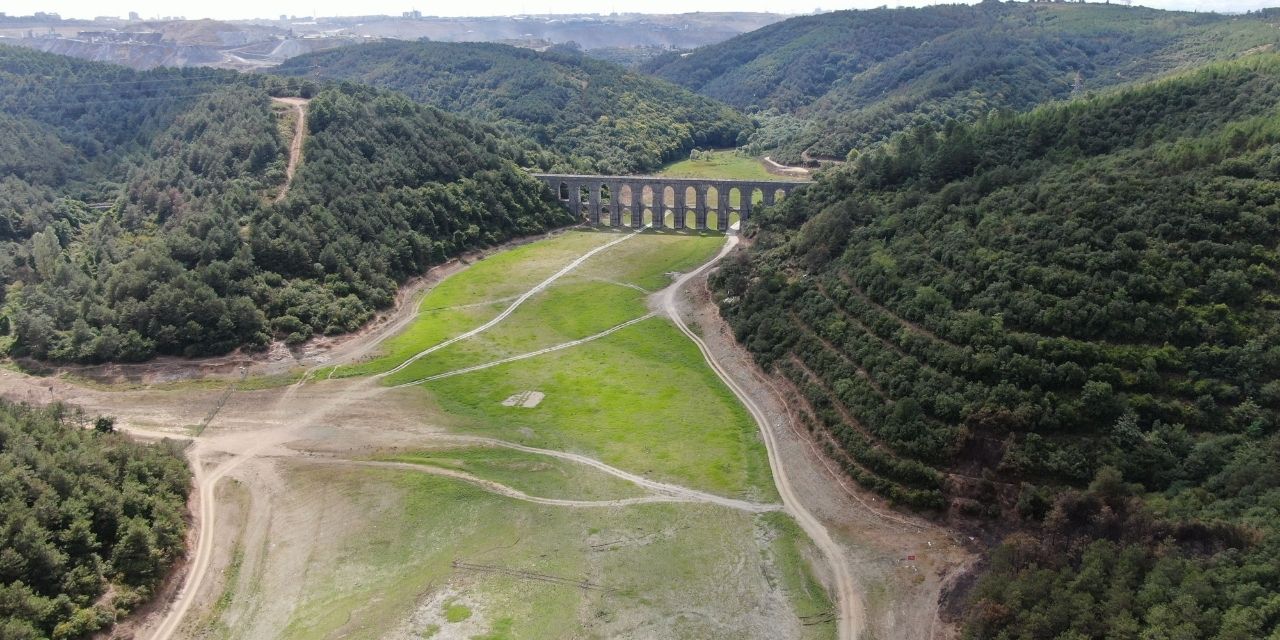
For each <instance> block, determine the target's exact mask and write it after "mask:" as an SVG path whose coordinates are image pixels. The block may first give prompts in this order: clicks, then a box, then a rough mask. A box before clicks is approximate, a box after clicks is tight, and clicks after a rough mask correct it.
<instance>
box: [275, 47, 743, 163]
mask: <svg viewBox="0 0 1280 640" xmlns="http://www.w3.org/2000/svg"><path fill="white" fill-rule="evenodd" d="M276 72H278V73H281V74H285V75H296V76H303V77H309V78H328V79H339V80H349V81H352V82H360V83H364V84H369V85H373V86H377V87H382V88H386V89H392V90H395V91H399V92H401V93H404V94H405V95H408V96H409V97H411V98H413V99H414V100H417V101H419V102H422V103H425V104H429V105H433V106H436V107H439V108H441V109H444V110H446V111H449V112H451V113H461V114H465V115H468V116H470V117H474V118H477V119H480V120H482V121H484V122H488V123H493V124H496V125H497V126H499V127H502V128H503V129H505V130H507V131H509V132H511V133H512V134H513V135H516V136H520V137H527V138H529V139H531V140H532V141H533V142H535V143H537V144H538V145H541V146H542V147H544V148H545V149H547V150H550V152H551V153H550V154H548V155H545V156H544V157H541V158H539V157H536V156H534V155H533V154H530V155H529V157H528V159H529V160H530V161H533V164H536V165H538V166H537V168H540V169H545V170H550V171H556V172H561V173H606V174H631V173H644V172H649V171H653V170H656V169H657V168H658V167H660V166H661V165H662V164H663V163H664V162H667V161H670V160H674V159H678V158H680V157H683V156H687V155H688V153H689V151H690V150H691V149H694V148H708V147H732V146H736V145H737V144H738V143H739V139H740V137H741V139H742V140H743V141H745V139H746V138H745V133H746V132H747V131H748V130H749V129H750V127H751V122H750V121H749V120H747V119H746V117H744V116H742V115H741V114H739V113H737V112H736V111H734V110H733V109H731V108H729V107H727V106H725V105H723V104H721V103H719V102H716V101H715V100H710V99H708V98H704V97H702V96H699V95H697V94H695V93H693V92H691V91H688V90H686V89H683V88H681V87H678V86H675V85H673V84H670V83H668V82H665V81H663V80H659V79H657V78H654V77H651V76H647V75H643V74H639V73H635V72H633V71H629V70H627V69H625V68H623V67H621V66H618V65H615V64H612V63H608V62H604V61H601V60H595V59H593V58H590V57H587V56H584V55H583V54H582V53H579V52H577V51H572V50H569V49H565V48H555V49H552V50H549V51H546V52H537V51H532V50H529V49H520V48H516V47H512V46H508V45H502V44H488V43H463V42H457V43H452V42H425V41H424V42H403V41H387V42H378V43H372V44H366V45H361V46H353V47H343V48H340V49H335V50H332V51H323V52H319V53H314V54H309V55H304V56H299V57H296V58H291V59H290V60H288V61H286V62H285V63H284V64H282V65H280V67H278V68H277V69H276Z"/></svg>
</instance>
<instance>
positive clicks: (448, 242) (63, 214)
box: [0, 47, 572, 361]
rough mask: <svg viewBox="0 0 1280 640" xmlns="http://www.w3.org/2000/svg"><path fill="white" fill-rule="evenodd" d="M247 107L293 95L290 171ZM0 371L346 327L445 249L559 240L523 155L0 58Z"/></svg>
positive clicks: (264, 88)
mask: <svg viewBox="0 0 1280 640" xmlns="http://www.w3.org/2000/svg"><path fill="white" fill-rule="evenodd" d="M269 94H302V95H305V96H314V97H313V99H312V101H311V103H310V106H309V112H310V117H309V119H308V126H309V128H310V131H309V135H308V137H307V141H306V145H305V147H304V152H303V162H302V165H301V166H300V168H299V170H298V173H297V175H296V176H295V177H294V180H293V183H292V188H291V190H290V192H289V195H288V197H287V198H285V199H284V200H283V201H281V202H274V196H275V194H276V193H277V192H278V190H279V188H280V187H281V186H282V183H283V180H284V167H285V164H286V161H287V145H286V140H285V138H284V137H283V136H282V134H281V132H280V127H279V126H278V123H277V121H276V117H275V116H274V115H273V113H272V110H271V106H270V104H271V103H270V98H269ZM0 113H3V114H4V115H3V116H0V145H4V147H5V148H3V149H0V167H2V168H3V172H2V173H3V177H2V178H0V180H2V181H3V188H0V222H2V223H3V227H2V228H0V232H2V235H0V242H3V245H0V279H2V281H3V284H4V285H5V291H4V310H5V312H4V320H5V322H4V326H0V328H2V329H6V330H7V331H8V333H9V343H8V347H9V349H10V350H11V353H13V354H15V355H21V356H31V357H35V358H40V359H49V360H58V361H103V360H142V359H146V358H149V357H152V356H154V355H156V354H180V355H187V356H193V355H202V354H214V353H223V352H226V351H229V350H231V349H234V348H236V347H239V346H249V347H255V346H262V345H265V344H266V343H267V341H268V340H269V339H270V338H271V337H272V336H273V335H274V336H279V337H287V338H288V340H289V341H290V342H298V341H301V340H304V339H306V338H307V337H309V336H311V335H312V334H314V333H337V332H345V331H350V330H353V329H355V328H356V327H358V326H360V325H361V324H362V323H363V322H365V321H367V320H368V319H369V318H370V317H371V316H372V314H373V312H374V310H375V309H378V308H380V307H384V306H386V305H387V304H389V303H390V302H391V300H392V298H393V296H394V293H395V289H396V286H397V285H398V283H399V282H401V281H403V280H404V279H405V278H407V277H409V276H411V275H415V274H418V273H421V272H422V271H423V270H424V269H425V268H426V267H427V266H429V265H431V264H434V263H438V262H440V261H442V260H444V259H445V258H447V257H448V256H451V255H454V254H457V253H459V252H461V251H464V250H468V249H474V248H479V247H483V246H489V245H492V244H494V243H497V242H501V241H503V240H505V239H508V238H511V237H514V236H519V235H526V234H530V233H535V232H538V231H542V230H545V229H548V228H551V227H555V226H560V225H564V224H568V223H570V222H572V220H570V217H569V215H568V214H567V213H566V212H565V211H564V209H563V207H560V206H559V205H558V204H557V203H556V202H555V201H554V198H553V196H552V195H551V194H550V193H547V192H546V189H545V187H544V186H542V185H541V184H540V183H539V182H537V181H535V180H534V179H532V178H530V177H528V176H527V175H525V174H524V173H523V172H522V171H521V170H520V169H519V167H518V164H520V163H523V162H524V161H525V158H524V154H525V152H526V150H527V148H528V146H529V145H527V144H526V143H523V142H515V141H512V140H511V139H509V138H507V137H504V136H502V135H500V134H499V133H497V132H496V131H495V130H492V129H489V128H486V127H483V126H480V125H477V124H474V123H472V122H470V121H467V120H464V119H461V118H458V117H456V116H451V115H448V114H445V113H443V112H441V111H439V110H437V109H434V108H431V107H424V106H421V105H417V104H414V103H413V102H411V101H410V100H408V99H407V98H404V97H402V96H399V95H396V94H390V93H387V92H382V91H377V90H373V89H368V88H360V87H356V86H352V85H343V86H329V87H319V86H318V85H315V83H313V82H311V81H303V80H298V79H279V78H273V77H269V76H239V75H236V74H233V73H228V72H216V71H211V70H208V69H203V70H191V71H178V70H158V71H151V72H135V71H130V70H128V69H124V68H120V67H114V66H109V65H103V64H97V63H91V62H83V61H78V60H74V59H70V58H63V57H59V56H54V55H48V54H41V53H36V52H32V51H28V50H24V49H16V48H9V47H0Z"/></svg>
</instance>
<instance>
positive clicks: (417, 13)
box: [400, 9, 422, 20]
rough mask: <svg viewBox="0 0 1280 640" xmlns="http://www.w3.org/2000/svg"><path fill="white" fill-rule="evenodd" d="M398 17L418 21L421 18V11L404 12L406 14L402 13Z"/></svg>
mask: <svg viewBox="0 0 1280 640" xmlns="http://www.w3.org/2000/svg"><path fill="white" fill-rule="evenodd" d="M400 17H402V18H411V19H413V20H418V19H420V18H422V12H421V11H418V10H417V9H414V10H413V11H406V12H404V13H402V14H400Z"/></svg>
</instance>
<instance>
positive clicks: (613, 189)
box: [533, 173, 808, 231]
mask: <svg viewBox="0 0 1280 640" xmlns="http://www.w3.org/2000/svg"><path fill="white" fill-rule="evenodd" d="M533 176H534V177H536V178H539V179H541V180H543V181H544V182H546V183H547V185H548V186H550V187H551V190H552V191H553V192H555V194H556V198H557V199H559V200H560V201H561V202H563V203H564V204H565V206H567V207H568V208H569V211H571V212H573V214H574V215H575V216H578V217H579V218H586V220H587V222H588V223H590V224H597V225H598V224H608V225H609V226H614V227H621V226H624V222H625V223H629V225H628V226H631V227H634V228H637V229H638V228H640V227H643V226H644V225H645V224H653V226H655V227H662V226H665V223H666V217H667V214H671V218H672V228H675V229H685V228H693V229H699V230H701V229H708V228H710V227H709V226H708V218H709V217H710V216H709V214H711V213H714V214H715V221H714V222H715V228H716V229H717V230H720V231H727V230H728V229H729V215H730V214H731V213H737V214H738V218H739V219H740V220H742V221H746V220H747V219H748V218H750V216H751V207H752V202H753V200H754V199H755V192H756V191H761V192H762V193H763V197H762V198H761V202H763V203H764V204H765V205H771V204H773V203H774V202H776V201H777V199H778V195H779V194H782V195H783V196H784V197H785V196H787V195H790V194H791V192H792V191H793V190H794V189H796V187H799V186H801V185H804V184H808V183H806V182H782V181H754V180H699V179H686V178H660V177H652V176H586V175H566V174H555V173H535V174H533ZM713 189H714V190H715V194H714V197H712V196H711V195H710V192H711V191H712V190H713ZM735 196H736V197H735ZM712 199H714V200H715V202H711V201H710V200H712ZM734 200H737V202H738V204H737V206H731V203H732V202H733V201H734ZM691 213H692V214H693V222H692V224H690V222H689V214H691Z"/></svg>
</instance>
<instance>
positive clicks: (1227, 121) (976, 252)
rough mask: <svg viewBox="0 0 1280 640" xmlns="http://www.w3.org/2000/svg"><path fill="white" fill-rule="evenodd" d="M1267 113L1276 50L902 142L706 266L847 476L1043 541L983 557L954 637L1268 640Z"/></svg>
mask: <svg viewBox="0 0 1280 640" xmlns="http://www.w3.org/2000/svg"><path fill="white" fill-rule="evenodd" d="M1278 106H1280V57H1277V56H1275V55H1264V56H1257V57H1251V58H1247V59H1245V60H1242V61H1238V62H1232V63H1224V64H1215V65H1211V66H1208V67H1206V68H1204V69H1201V70H1198V71H1196V72H1193V73H1190V74H1187V75H1183V76H1178V77H1176V78H1173V79H1169V80H1165V81H1161V82H1157V83H1154V84H1149V85H1144V86H1142V87H1139V88H1135V89H1132V90H1127V91H1124V92H1121V93H1116V94H1114V95H1109V96H1106V97H1102V98H1096V99H1089V100H1080V101H1075V102H1070V103H1067V104H1062V105H1054V106H1049V107H1045V108H1041V109H1037V110H1035V111H1033V112H1031V113H1029V114H1026V115H1018V116H1008V115H1005V116H996V117H992V118H990V119H986V120H984V121H982V122H980V123H978V124H976V125H974V126H954V125H953V126H949V127H947V128H946V129H945V130H943V131H937V130H934V129H932V128H928V127H924V128H918V129H915V130H913V131H911V132H909V133H908V134H906V135H905V136H904V137H902V138H901V139H900V140H898V142H897V143H896V144H893V145H890V146H889V147H888V148H886V149H884V150H882V151H879V152H876V153H871V154H867V155H864V156H862V157H860V158H859V159H858V161H857V162H856V166H851V167H848V168H846V169H840V170H835V171H831V172H829V173H827V174H826V175H824V176H823V177H822V178H821V179H820V180H819V182H818V184H817V185H816V186H814V187H813V188H810V189H808V190H807V191H805V192H803V193H801V194H798V195H797V196H796V197H794V198H791V199H789V200H787V201H786V202H784V203H782V204H781V205H780V206H778V207H775V208H772V209H770V210H769V211H768V212H767V213H765V214H763V215H762V216H761V217H760V218H759V219H758V225H757V226H756V227H755V229H754V238H755V242H754V247H753V249H752V250H751V251H750V252H749V253H747V254H744V255H742V256H740V259H739V260H738V261H736V262H733V263H731V264H730V265H727V266H726V267H725V268H724V269H723V270H722V271H721V273H720V274H719V276H718V277H717V278H716V280H715V282H716V285H717V287H718V295H719V296H720V297H721V298H722V299H723V300H724V302H723V305H722V309H723V312H724V314H725V315H726V317H727V318H729V320H730V321H731V323H732V324H733V325H734V327H735V331H736V333H737V335H738V338H739V340H740V341H741V342H743V343H744V344H745V345H747V346H748V347H749V348H750V349H751V350H752V351H754V352H755V354H756V357H757V359H758V360H759V361H760V362H762V363H763V364H766V365H768V366H770V367H772V368H774V369H775V370H776V371H777V372H778V373H779V374H780V375H781V376H783V377H784V378H785V379H786V380H788V381H789V382H790V384H791V385H793V388H794V393H795V395H796V397H797V399H798V401H799V402H800V403H801V404H802V406H804V407H805V410H804V411H803V413H804V414H805V416H806V417H805V419H806V420H807V422H808V426H809V428H810V429H811V430H812V431H813V433H814V434H815V437H818V438H819V439H821V440H822V441H823V442H825V443H826V447H827V450H828V451H829V452H830V453H831V454H832V455H833V456H835V457H836V458H837V459H839V460H841V461H842V462H843V465H844V467H845V469H846V471H847V472H848V473H849V475H850V476H852V477H853V478H854V479H856V480H857V481H858V482H859V483H861V484H862V485H863V486H865V487H867V488H869V489H872V490H874V491H876V492H878V493H880V494H882V495H884V496H885V497H887V498H889V499H890V500H891V501H893V502H894V503H897V504H899V505H902V506H907V507H912V508H915V509H921V510H927V511H932V512H936V513H938V514H939V515H945V517H947V518H948V519H950V520H952V521H953V522H955V523H957V524H961V525H965V524H966V523H967V525H966V526H978V527H987V526H988V525H990V526H991V529H994V530H999V529H1001V528H1004V527H1008V526H1013V527H1015V528H1017V529H1022V530H1025V531H1029V532H1033V533H1034V535H1033V536H1030V537H1028V536H1024V535H1021V534H1016V535H1014V536H1012V537H1010V538H1008V539H1007V541H1006V544H1005V545H1004V546H1003V547H1001V548H999V549H997V551H996V552H995V554H994V555H993V558H992V564H991V567H990V570H989V573H987V574H986V577H985V578H984V579H983V581H981V582H980V583H979V586H978V587H977V589H976V591H975V592H974V593H975V595H974V596H973V599H972V601H971V604H970V605H969V608H968V609H967V614H966V615H967V629H968V633H969V634H970V637H975V638H1012V637H1027V634H1032V635H1034V636H1036V637H1101V636H1103V635H1112V634H1121V635H1123V634H1125V633H1139V632H1140V633H1141V634H1142V635H1145V636H1146V637H1160V636H1161V634H1164V633H1170V632H1171V631H1170V629H1172V628H1173V627H1175V626H1177V625H1178V624H1183V623H1184V622H1185V624H1184V626H1183V627H1179V628H1182V629H1184V631H1185V632H1186V633H1190V634H1191V635H1193V636H1197V637H1268V636H1267V634H1272V633H1275V632H1276V629H1277V624H1280V619H1278V618H1277V617H1276V615H1275V614H1274V602H1276V601H1277V598H1280V596H1278V595H1277V594H1280V569H1278V568H1277V566H1276V565H1275V564H1274V562H1271V561H1268V560H1267V558H1274V557H1275V556H1274V554H1275V553H1276V550H1277V549H1278V548H1280V547H1278V545H1280V531H1277V527H1276V524H1277V522H1280V509H1278V508H1277V505H1278V504H1280V503H1278V502H1277V499H1278V498H1280V476H1277V474H1276V473H1275V469H1276V468H1277V467H1276V464H1277V462H1280V435H1277V429H1278V428H1280V347H1278V346H1277V345H1280V297H1278V296H1277V293H1276V292H1277V284H1280V278H1278V277H1277V268H1278V267H1280V255H1278V254H1277V242H1278V241H1280V205H1278V204H1277V200H1276V195H1277V192H1276V189H1275V184H1276V183H1275V180H1276V179H1277V178H1278V177H1280V156H1277V153H1278V152H1280V120H1277V119H1276V116H1275V113H1276V109H1277V107H1278ZM1241 582H1244V583H1248V584H1250V585H1251V588H1250V589H1238V588H1232V587H1228V586H1227V585H1235V584H1239V583H1241ZM1197 584H1204V585H1220V588H1215V587H1208V588H1205V589H1203V590H1201V589H1199V588H1198V587H1196V586H1195V585H1197ZM1135 592H1136V593H1138V594H1139V595H1138V597H1136V598H1134V597H1130V595H1129V594H1132V593H1135ZM1082 598H1089V599H1090V600H1089V604H1087V605H1081V604H1079V602H1081V600H1079V599H1082ZM1175 601H1176V602H1178V603H1179V604H1178V605H1177V606H1179V607H1183V608H1182V609H1180V610H1182V611H1184V614H1180V620H1181V621H1183V622H1175V621H1173V620H1170V619H1168V618H1167V617H1166V616H1165V612H1166V611H1167V608H1168V607H1170V606H1173V605H1172V603H1173V602H1175ZM1072 603H1076V604H1072ZM1268 603H1271V604H1268ZM1186 611H1194V612H1196V614H1195V615H1193V614H1190V613H1185V612H1186ZM1267 612H1272V613H1267ZM1032 630H1038V631H1032ZM1126 630H1127V631H1126ZM1071 633H1080V634H1083V635H1082V636H1076V635H1071ZM1059 634H1067V635H1059ZM1219 634H1221V635H1219ZM1232 634H1236V635H1232ZM1239 634H1243V635H1239ZM1270 637H1274V636H1270Z"/></svg>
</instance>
